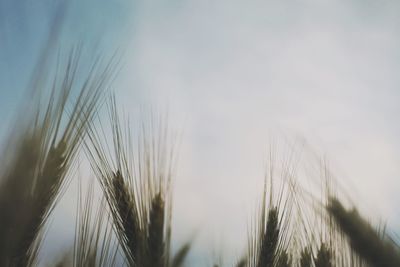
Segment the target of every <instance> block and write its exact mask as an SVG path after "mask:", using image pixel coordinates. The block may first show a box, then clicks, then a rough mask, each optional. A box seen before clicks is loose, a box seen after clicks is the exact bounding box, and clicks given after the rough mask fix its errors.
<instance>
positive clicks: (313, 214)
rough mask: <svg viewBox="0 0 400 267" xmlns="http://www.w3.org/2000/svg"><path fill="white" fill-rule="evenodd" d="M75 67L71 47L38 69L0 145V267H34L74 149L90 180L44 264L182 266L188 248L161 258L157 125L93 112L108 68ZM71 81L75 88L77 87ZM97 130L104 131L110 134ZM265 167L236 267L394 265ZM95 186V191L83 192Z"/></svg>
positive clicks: (392, 250) (166, 250) (160, 127)
mask: <svg viewBox="0 0 400 267" xmlns="http://www.w3.org/2000/svg"><path fill="white" fill-rule="evenodd" d="M79 66H80V53H79V50H73V51H72V52H71V53H70V55H69V57H68V60H67V62H66V64H65V65H64V66H59V68H57V70H56V71H55V72H48V70H46V69H42V70H41V72H42V73H41V75H44V76H46V74H47V73H50V74H51V75H54V78H53V79H52V80H51V82H50V83H46V82H41V83H35V85H33V86H39V85H40V86H43V87H46V88H49V90H47V89H46V88H33V89H35V90H34V91H35V94H36V95H37V94H39V96H38V97H37V98H36V100H35V101H34V105H33V107H32V110H33V112H29V114H30V116H28V117H25V119H23V120H21V121H18V123H17V124H16V126H15V129H14V131H13V132H12V133H11V134H10V138H9V139H7V140H6V144H7V145H6V146H5V147H4V149H3V151H2V152H3V153H2V160H1V169H0V179H1V180H0V212H1V219H0V237H1V238H0V266H5V267H7V266H39V265H40V255H41V253H40V251H41V245H42V243H43V242H44V241H45V239H44V235H45V232H46V225H47V223H48V221H49V218H50V217H51V216H52V211H53V209H54V208H55V206H56V205H57V203H58V202H59V201H60V199H61V198H62V196H63V192H64V191H65V190H66V188H67V186H68V184H69V181H70V180H71V179H73V178H76V179H78V178H77V177H74V175H73V174H76V172H74V170H75V169H76V164H75V163H76V156H77V154H78V151H83V152H85V155H86V156H87V158H88V160H89V162H90V165H91V167H92V170H93V174H94V176H95V177H96V179H94V180H91V181H90V182H88V181H87V179H83V178H79V179H80V181H79V184H85V183H86V184H88V188H87V190H86V191H85V190H83V187H80V190H79V195H78V197H77V198H78V201H77V202H78V205H77V211H76V225H75V241H74V244H73V246H72V247H73V249H71V251H65V253H64V254H65V255H64V256H63V257H62V258H61V259H60V260H59V261H58V262H54V266H138V267H179V266H184V265H185V263H186V264H188V262H185V260H186V256H187V255H188V253H189V252H190V249H191V242H190V241H188V242H187V243H185V244H182V245H181V247H180V248H178V249H177V250H176V253H175V254H172V253H171V238H172V235H173V231H172V229H171V216H172V196H173V191H172V186H171V182H172V178H173V175H174V172H175V166H176V154H177V151H176V146H175V142H174V140H173V139H172V138H171V137H170V136H169V131H168V125H167V123H166V121H165V120H162V119H161V120H150V121H149V122H145V123H144V124H143V125H141V126H140V127H137V128H138V129H141V130H140V131H136V132H137V133H136V134H132V129H131V128H130V127H129V124H127V125H125V124H123V123H122V120H121V118H120V116H119V114H118V105H117V102H116V100H115V97H110V100H108V101H107V103H108V107H109V120H108V123H105V122H104V119H103V118H102V117H101V116H99V115H98V114H99V113H98V111H99V108H100V107H101V105H102V103H103V100H104V98H103V96H104V95H105V94H104V93H105V92H106V89H107V88H108V87H109V85H110V81H111V80H112V78H113V75H114V70H115V68H116V66H115V64H113V63H110V64H107V65H106V66H105V67H104V68H101V67H100V65H98V64H97V62H96V63H95V64H93V66H92V68H91V71H90V72H89V73H87V76H86V77H82V74H81V73H79ZM78 76H79V79H80V80H82V79H83V82H77V81H76V80H77V77H78ZM48 78H49V77H47V79H48ZM46 85H47V86H46ZM46 90H47V91H46ZM45 92H49V94H47V95H46V94H45ZM40 94H42V95H40ZM74 96H75V97H74ZM44 99H45V100H44ZM43 103H46V104H43ZM104 125H109V126H110V127H109V129H110V133H109V134H107V129H106V128H105V127H104ZM110 136H111V137H112V138H110ZM110 140H111V141H110ZM269 168H270V169H269V170H268V171H269V176H268V177H267V178H266V179H265V188H264V192H263V197H262V201H261V203H260V207H259V212H258V214H257V216H256V220H255V223H254V224H253V225H252V227H251V228H250V229H249V237H248V240H249V242H248V244H247V249H246V251H245V253H244V254H243V257H241V258H240V259H237V261H236V262H237V264H236V266H238V267H239V266H254V267H289V266H295V267H297V266H298V267H311V266H313V267H331V266H343V267H347V266H376V267H378V266H379V267H385V266H400V252H399V246H398V244H396V243H395V242H394V241H393V239H392V238H390V236H389V235H387V234H386V233H384V232H383V233H382V232H380V231H378V230H376V229H375V228H374V227H373V226H371V225H370V224H369V223H368V222H367V221H366V220H365V219H363V217H362V216H361V215H360V214H359V213H358V212H357V210H356V209H353V210H347V209H345V208H344V206H343V204H342V202H341V200H340V199H339V198H338V197H335V194H334V193H332V192H330V191H329V190H327V191H328V192H330V193H327V194H326V196H325V199H318V198H313V197H312V196H310V195H309V194H308V193H306V192H305V191H304V190H303V189H302V188H301V186H300V185H298V183H297V181H296V179H295V178H294V176H293V175H289V174H291V173H292V172H291V171H290V170H289V169H288V168H286V169H285V168H284V169H283V170H282V172H281V173H276V172H275V171H274V170H275V168H273V166H272V165H271V166H270V167H269ZM83 180H85V181H86V182H85V183H84V182H83ZM276 181H278V182H276ZM96 185H97V186H98V187H99V188H100V189H101V192H102V194H101V195H100V196H99V195H98V194H95V193H94V191H95V190H94V188H95V186H96ZM210 186H211V185H210ZM84 191H85V192H86V193H84ZM96 203H97V205H96ZM98 203H100V204H98ZM71 227H73V226H71ZM243 230H244V231H245V230H246V229H243ZM215 266H217V265H215Z"/></svg>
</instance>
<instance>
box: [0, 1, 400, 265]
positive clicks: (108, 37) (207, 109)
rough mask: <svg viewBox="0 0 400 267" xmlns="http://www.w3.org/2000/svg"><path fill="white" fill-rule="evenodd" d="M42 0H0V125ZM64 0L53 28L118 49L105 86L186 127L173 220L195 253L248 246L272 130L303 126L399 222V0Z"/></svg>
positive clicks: (43, 7)
mask: <svg viewBox="0 0 400 267" xmlns="http://www.w3.org/2000/svg"><path fill="white" fill-rule="evenodd" d="M51 2H52V1H46V0H41V1H35V4H33V2H32V1H28V0H24V1H18V2H17V1H11V0H0V48H1V49H0V51H1V52H0V73H1V74H0V85H1V89H0V90H1V91H0V124H1V128H0V130H1V133H4V132H5V131H6V129H7V127H8V126H7V125H8V122H9V120H10V118H11V117H12V113H13V111H14V110H15V109H16V108H17V107H18V103H20V102H21V101H22V100H23V99H24V90H23V87H24V85H26V84H27V81H28V80H29V75H30V72H31V70H32V69H33V67H34V66H35V60H36V57H37V54H38V53H39V51H40V47H41V45H42V44H43V42H44V40H45V36H46V31H48V29H49V25H48V24H49V22H51V18H52V16H54V14H55V13H56V12H57V5H55V4H51ZM72 3H73V4H71V6H70V8H69V9H70V10H69V12H68V13H67V15H66V23H65V25H64V28H63V34H62V36H61V40H64V41H65V42H67V43H69V42H70V43H74V42H75V41H81V40H82V39H84V40H85V41H87V43H88V47H89V49H88V50H87V51H88V55H87V56H88V58H87V60H90V58H91V55H90V54H91V53H93V51H100V52H102V53H105V54H112V52H113V51H115V50H116V49H120V50H121V51H123V59H122V66H123V67H122V69H121V72H120V74H119V76H118V78H117V80H116V81H115V84H114V89H115V91H116V93H117V100H118V101H119V103H121V105H122V106H123V107H124V110H125V111H127V112H128V113H129V114H132V116H136V114H138V113H140V110H141V109H143V108H150V109H156V110H158V111H166V110H168V113H169V118H170V120H171V123H172V125H173V126H175V127H176V129H177V130H178V131H179V130H182V132H183V134H182V136H181V142H182V146H181V151H180V160H179V164H178V173H177V177H176V179H175V182H174V183H175V186H174V219H173V226H174V229H175V242H176V243H179V242H184V241H185V240H186V239H187V238H188V237H191V236H193V235H194V234H195V236H196V239H195V240H196V242H195V247H194V251H196V252H195V253H193V254H192V255H191V266H206V265H207V264H210V262H209V260H211V259H212V258H213V255H214V254H218V253H224V254H225V260H226V261H225V263H226V264H227V266H229V263H230V262H231V259H232V255H236V256H237V255H240V253H242V251H244V249H245V244H246V233H247V229H248V226H249V223H250V219H251V218H252V216H254V215H255V211H256V208H257V201H258V200H259V199H260V196H261V192H262V184H263V179H264V174H265V171H266V170H265V162H266V157H267V155H268V147H269V145H270V144H271V140H274V141H272V142H276V143H277V144H283V145H282V147H283V148H282V149H281V150H283V151H285V149H287V147H285V140H294V142H296V143H302V142H303V141H304V140H306V142H307V144H309V146H310V147H312V148H313V149H315V150H316V151H318V153H320V155H321V157H325V158H327V159H328V161H329V163H330V168H331V169H332V170H333V173H334V174H335V175H337V178H338V179H339V180H340V181H341V183H342V184H345V186H346V188H347V189H348V190H349V191H351V193H350V194H351V195H352V196H353V197H354V198H356V199H357V200H358V201H359V202H361V203H362V205H363V206H364V207H367V208H366V212H367V213H369V214H374V215H379V216H381V217H382V218H384V219H385V220H387V221H388V223H389V225H393V226H394V227H396V226H399V225H400V224H399V222H400V217H399V213H398V210H396V205H395V203H396V202H397V201H398V188H399V186H400V180H399V177H400V164H399V163H400V152H399V151H400V139H399V136H400V126H399V123H398V118H397V117H398V114H400V89H399V86H400V80H399V79H400V78H399V75H398V70H399V68H400V51H399V49H398V47H399V45H400V18H398V10H399V8H400V3H399V2H398V1H394V0H393V1H390V0H383V1H379V2H377V1H361V0H350V1H349V0H347V1H345V0H334V1H316V0H283V1H282V0H281V1H274V0H267V1H265V0H264V1H258V0H249V1H238V0H233V1H232V0H231V1H228V0H217V1H194V0H174V1H163V0H152V1H134V0H132V1H128V0H118V1H115V2H113V3H112V4H111V3H110V2H109V1H103V0H102V1H93V0H84V1H79V2H77V1H75V2H74V1H73V2H72ZM92 47H93V48H95V49H90V48H92ZM0 136H1V135H0ZM276 140H278V141H276ZM299 140H301V141H299ZM286 151H287V150H286ZM283 153H285V152H283ZM299 157H300V156H299ZM305 157H306V160H308V159H309V158H307V156H305ZM67 199H68V198H67ZM70 206H71V205H69V204H68V201H66V203H64V205H63V209H65V210H63V211H65V212H64V213H62V214H72V215H73V214H74V213H73V212H74V211H73V208H74V207H70ZM61 210H62V209H61ZM68 212H69V213H68ZM60 214H61V212H60ZM65 216H66V215H65ZM53 227H54V228H55V229H57V223H54V226H53Z"/></svg>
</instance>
